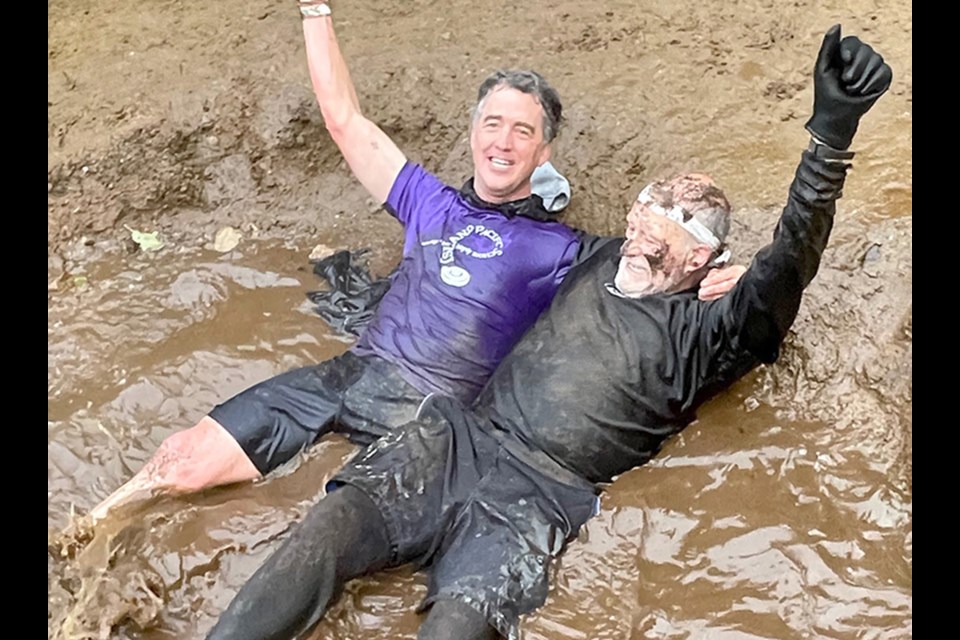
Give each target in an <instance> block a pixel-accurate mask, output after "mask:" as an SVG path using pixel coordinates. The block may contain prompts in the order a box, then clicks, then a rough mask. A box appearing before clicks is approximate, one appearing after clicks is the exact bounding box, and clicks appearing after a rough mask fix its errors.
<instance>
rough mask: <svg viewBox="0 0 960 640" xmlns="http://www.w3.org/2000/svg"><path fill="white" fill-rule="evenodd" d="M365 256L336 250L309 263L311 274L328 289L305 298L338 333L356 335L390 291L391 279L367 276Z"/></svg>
mask: <svg viewBox="0 0 960 640" xmlns="http://www.w3.org/2000/svg"><path fill="white" fill-rule="evenodd" d="M368 253H369V249H360V250H358V251H354V252H350V251H337V252H336V253H333V254H331V255H329V256H327V257H326V258H322V259H320V260H313V261H311V264H312V265H313V272H314V273H315V274H316V275H318V276H319V277H320V278H322V279H323V280H324V281H326V283H327V286H328V288H327V289H325V290H317V291H310V292H308V293H307V298H309V299H310V301H311V302H313V303H314V304H315V305H316V307H315V311H316V312H317V313H318V314H319V315H320V317H321V318H323V319H324V320H326V321H327V324H329V325H330V326H331V327H332V328H333V329H335V330H336V331H338V332H340V333H344V334H348V335H354V336H359V335H360V334H361V333H362V332H363V330H364V329H365V328H366V326H367V325H368V324H369V323H370V320H371V319H372V318H373V315H374V313H375V312H376V309H377V304H378V303H379V302H380V299H381V298H382V297H383V294H384V293H386V292H387V289H389V288H390V276H387V277H385V278H373V276H371V275H370V268H369V265H368V263H367V255H368ZM391 275H392V274H391Z"/></svg>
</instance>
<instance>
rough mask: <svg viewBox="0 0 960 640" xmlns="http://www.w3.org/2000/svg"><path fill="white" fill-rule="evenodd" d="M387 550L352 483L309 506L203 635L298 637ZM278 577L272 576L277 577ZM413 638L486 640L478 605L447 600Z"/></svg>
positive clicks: (375, 515)
mask: <svg viewBox="0 0 960 640" xmlns="http://www.w3.org/2000/svg"><path fill="white" fill-rule="evenodd" d="M390 555H391V550H390V544H389V542H388V541H387V533H386V528H385V525H384V522H383V518H382V517H381V516H380V512H379V510H378V509H377V508H376V506H375V505H374V504H373V502H371V500H370V499H369V498H367V497H366V496H365V495H364V494H363V493H362V492H361V491H359V490H358V489H356V488H354V487H351V486H349V485H348V486H344V487H341V488H340V489H337V490H335V491H334V492H333V493H331V494H330V495H328V496H327V497H326V498H324V499H323V500H321V501H320V503H318V504H317V505H316V506H315V507H314V508H313V509H311V510H310V512H309V514H308V515H307V517H306V518H305V519H304V520H303V522H301V523H300V524H298V525H297V526H296V527H295V528H294V530H293V532H292V533H291V535H290V536H289V537H288V538H287V539H286V540H285V541H284V543H283V544H282V545H281V546H280V548H279V549H277V551H276V552H274V554H273V555H271V556H270V558H268V559H267V561H266V562H265V563H264V565H263V566H262V567H260V569H258V570H257V572H256V573H254V575H253V576H252V577H251V578H250V580H249V581H247V583H246V584H245V585H244V586H243V588H242V589H241V590H240V592H239V593H238V594H237V595H236V597H235V598H234V599H233V601H232V602H231V603H230V605H229V606H228V607H227V610H226V611H225V612H224V614H223V615H222V616H221V618H220V620H219V621H218V622H217V624H216V625H215V626H214V628H213V629H212V630H211V631H210V634H209V635H208V636H207V640H274V639H275V640H290V639H292V638H298V637H305V636H306V635H307V634H308V633H309V632H310V630H311V629H312V628H313V627H314V626H315V625H316V624H317V622H319V620H320V619H321V618H322V617H323V614H324V613H325V612H326V610H327V608H328V607H329V606H330V605H331V604H332V603H333V602H334V600H335V599H336V598H337V597H338V596H339V594H340V591H341V589H342V587H343V585H344V583H346V582H347V581H348V580H350V579H351V578H355V577H358V576H361V575H364V574H367V573H371V572H373V571H376V570H378V569H382V568H384V567H385V566H387V563H388V561H389V558H390ZM278 575H280V576H283V579H282V580H281V581H277V579H276V578H277V576H278ZM418 637H419V638H420V640H450V639H451V638H456V639H457V640H492V639H494V638H496V637H497V634H496V632H495V631H494V629H493V627H491V626H490V625H489V624H487V621H486V619H485V618H484V616H483V615H482V614H480V613H479V612H477V611H475V610H473V609H471V608H470V607H469V606H467V605H465V604H463V603H461V602H456V601H452V600H442V601H438V602H436V603H435V604H434V606H433V608H432V609H431V611H430V613H429V614H428V617H427V620H426V621H425V622H424V624H423V626H422V627H421V629H420V634H419V636H418Z"/></svg>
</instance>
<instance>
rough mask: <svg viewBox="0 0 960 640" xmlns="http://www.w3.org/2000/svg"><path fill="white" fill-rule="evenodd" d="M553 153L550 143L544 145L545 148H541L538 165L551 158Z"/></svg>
mask: <svg viewBox="0 0 960 640" xmlns="http://www.w3.org/2000/svg"><path fill="white" fill-rule="evenodd" d="M551 153H553V149H552V146H551V145H550V143H549V142H548V143H546V144H545V145H543V149H541V150H540V158H538V160H537V166H538V167H539V166H541V165H542V164H543V163H544V162H546V161H547V160H549V159H550V154H551Z"/></svg>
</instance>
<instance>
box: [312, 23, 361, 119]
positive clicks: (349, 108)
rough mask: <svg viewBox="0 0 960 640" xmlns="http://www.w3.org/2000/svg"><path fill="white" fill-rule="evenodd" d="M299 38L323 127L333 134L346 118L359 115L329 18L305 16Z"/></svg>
mask: <svg viewBox="0 0 960 640" xmlns="http://www.w3.org/2000/svg"><path fill="white" fill-rule="evenodd" d="M303 37H304V42H305V46H306V52H307V66H308V67H309V69H310V82H311V84H312V85H313V92H314V94H315V95H316V97H317V103H318V104H319V105H320V111H321V112H322V113H323V119H324V122H325V123H326V126H327V129H328V130H330V132H331V133H334V132H335V131H336V130H339V129H342V128H344V127H345V126H347V124H349V121H350V118H352V117H353V116H355V115H360V101H359V100H358V99H357V92H356V89H355V88H354V86H353V80H352V79H351V77H350V71H349V69H348V68H347V63H346V61H345V60H344V59H343V54H342V53H341V52H340V44H339V43H338V42H337V36H336V33H335V32H334V29H333V20H332V18H331V17H330V16H325V17H315V18H306V19H305V20H303Z"/></svg>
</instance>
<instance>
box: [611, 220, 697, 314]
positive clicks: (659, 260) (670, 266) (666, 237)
mask: <svg viewBox="0 0 960 640" xmlns="http://www.w3.org/2000/svg"><path fill="white" fill-rule="evenodd" d="M695 246H696V242H695V241H694V240H693V238H692V237H691V236H690V234H689V233H687V232H686V231H685V230H684V229H683V227H681V226H680V225H678V224H677V223H675V222H673V221H671V220H668V219H666V218H664V217H663V216H660V215H657V214H655V213H651V212H649V211H648V210H647V208H646V207H644V205H642V204H640V203H637V204H635V205H634V207H633V208H631V210H630V213H629V215H628V216H627V232H626V240H625V241H624V243H623V246H622V247H621V249H620V256H621V257H620V265H619V267H618V269H617V275H616V278H615V279H614V282H615V284H616V285H617V288H618V289H619V290H620V292H621V293H623V294H624V295H626V296H628V297H636V296H640V295H644V294H650V293H659V292H663V291H670V290H672V289H673V288H674V287H676V286H678V285H679V284H680V283H681V282H682V281H683V279H684V278H686V277H687V276H688V275H689V274H690V272H691V271H693V270H695V269H694V268H693V265H692V264H691V263H690V262H689V260H688V258H690V256H691V252H692V250H693V248H694V247H695Z"/></svg>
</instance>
